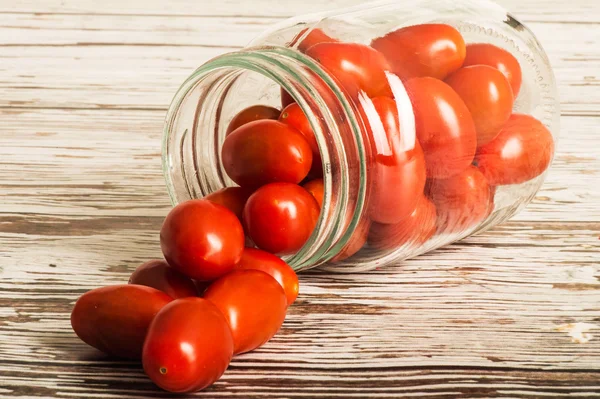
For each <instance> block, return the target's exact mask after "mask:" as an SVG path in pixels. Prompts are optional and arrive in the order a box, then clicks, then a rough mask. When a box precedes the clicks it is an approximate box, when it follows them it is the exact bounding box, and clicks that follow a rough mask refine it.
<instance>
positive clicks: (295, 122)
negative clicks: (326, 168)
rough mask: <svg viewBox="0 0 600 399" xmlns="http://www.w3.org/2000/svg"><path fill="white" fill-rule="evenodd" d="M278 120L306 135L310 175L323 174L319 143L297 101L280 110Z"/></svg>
mask: <svg viewBox="0 0 600 399" xmlns="http://www.w3.org/2000/svg"><path fill="white" fill-rule="evenodd" d="M279 122H282V123H285V124H286V125H288V126H291V127H293V128H294V129H296V130H298V131H299V132H300V133H302V134H303V135H304V137H306V141H308V144H309V145H310V149H311V150H312V166H311V168H310V173H311V174H312V175H317V176H319V175H320V176H323V166H322V161H321V152H319V144H317V139H316V137H315V132H314V131H313V129H312V127H311V126H310V122H309V121H308V118H307V117H306V115H304V112H302V109H301V108H300V106H299V105H298V104H297V103H293V104H290V105H288V106H287V107H285V108H284V109H283V111H281V115H280V116H279Z"/></svg>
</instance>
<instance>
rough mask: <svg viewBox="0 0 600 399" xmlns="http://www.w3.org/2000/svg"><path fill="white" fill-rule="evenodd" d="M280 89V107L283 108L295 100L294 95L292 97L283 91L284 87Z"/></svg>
mask: <svg viewBox="0 0 600 399" xmlns="http://www.w3.org/2000/svg"><path fill="white" fill-rule="evenodd" d="M280 91H281V107H282V108H285V107H287V106H288V105H290V104H293V103H295V102H296V100H294V97H292V96H291V95H290V93H288V92H287V91H285V89H284V88H283V87H282V88H281V89H280Z"/></svg>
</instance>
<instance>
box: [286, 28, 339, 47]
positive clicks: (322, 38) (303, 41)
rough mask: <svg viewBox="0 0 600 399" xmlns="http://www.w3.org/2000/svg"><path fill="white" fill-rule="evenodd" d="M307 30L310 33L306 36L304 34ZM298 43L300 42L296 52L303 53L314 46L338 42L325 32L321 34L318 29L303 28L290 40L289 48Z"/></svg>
mask: <svg viewBox="0 0 600 399" xmlns="http://www.w3.org/2000/svg"><path fill="white" fill-rule="evenodd" d="M309 29H310V31H309V32H308V34H306V32H307V31H308V30H309ZM298 41H300V44H298V50H300V51H301V52H303V53H304V52H306V50H308V49H309V48H311V47H312V46H314V45H315V44H319V43H331V42H338V40H337V39H334V38H333V37H331V36H329V35H327V34H326V33H325V32H323V31H322V30H321V29H319V28H304V29H302V30H301V31H300V32H299V33H298V34H297V35H296V37H294V39H292V41H291V42H290V44H289V46H290V47H293V46H295V45H296V44H297V43H298Z"/></svg>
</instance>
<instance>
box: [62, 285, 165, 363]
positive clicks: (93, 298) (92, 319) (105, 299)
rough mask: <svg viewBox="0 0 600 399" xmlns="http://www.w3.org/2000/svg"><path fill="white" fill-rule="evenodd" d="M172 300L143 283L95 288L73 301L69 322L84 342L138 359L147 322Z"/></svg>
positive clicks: (103, 350) (115, 354) (121, 355)
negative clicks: (73, 305)
mask: <svg viewBox="0 0 600 399" xmlns="http://www.w3.org/2000/svg"><path fill="white" fill-rule="evenodd" d="M172 300H173V298H171V297H170V296H168V295H167V294H165V293H164V292H161V291H159V290H157V289H155V288H151V287H146V286H143V285H130V284H123V285H113V286H109V287H102V288H96V289H95V290H91V291H89V292H86V293H85V294H83V295H82V296H81V297H80V298H79V299H78V300H77V302H76V303H75V307H74V308H73V312H72V313H71V326H72V327H73V331H75V334H77V336H78V337H79V338H81V340H82V341H83V342H85V343H86V344H88V345H90V346H93V347H94V348H96V349H98V350H100V351H102V352H104V353H106V354H109V355H112V356H118V357H125V358H130V359H139V358H140V357H141V355H142V347H143V345H144V338H146V332H147V331H148V326H150V322H151V321H152V319H153V318H154V316H155V315H156V314H157V313H158V311H159V310H160V309H162V307H163V306H165V305H166V304H168V303H169V302H171V301H172Z"/></svg>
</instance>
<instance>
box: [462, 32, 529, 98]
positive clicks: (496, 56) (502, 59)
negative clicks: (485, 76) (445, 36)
mask: <svg viewBox="0 0 600 399" xmlns="http://www.w3.org/2000/svg"><path fill="white" fill-rule="evenodd" d="M471 65H489V66H491V67H494V68H496V69H498V70H499V71H500V72H502V74H503V75H504V76H506V79H508V82H509V83H510V86H511V88H512V91H513V96H514V97H515V98H517V95H518V94H519V91H520V90H521V80H522V76H521V75H522V74H521V65H519V61H518V60H517V59H516V58H515V56H514V55H512V54H511V53H509V52H508V51H506V50H504V49H502V48H500V47H496V46H494V45H493V44H488V43H475V44H469V45H467V57H466V58H465V62H464V64H463V66H471Z"/></svg>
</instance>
